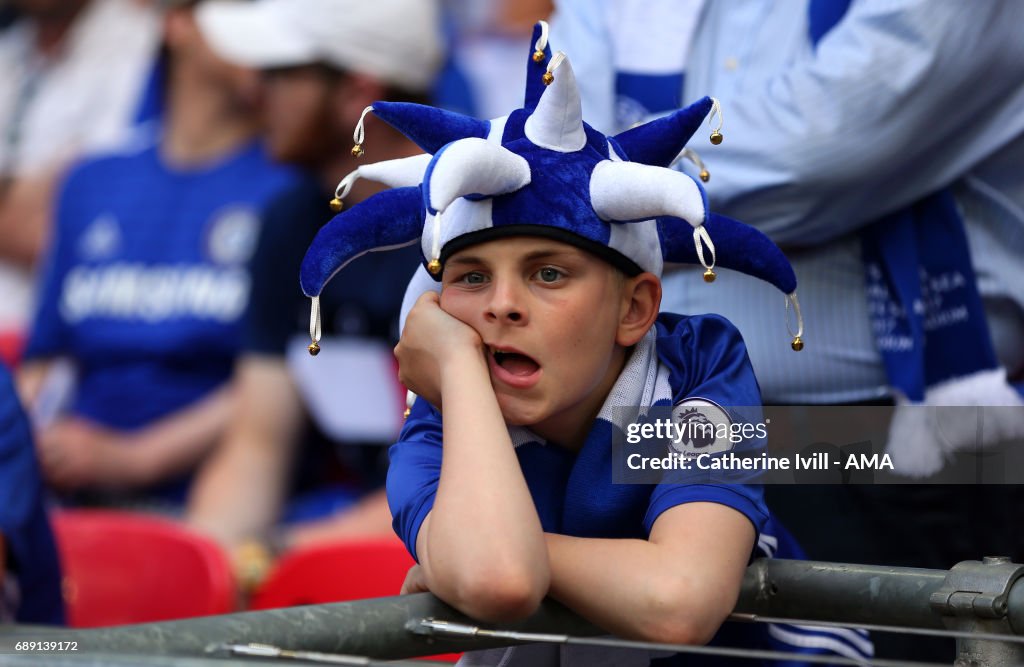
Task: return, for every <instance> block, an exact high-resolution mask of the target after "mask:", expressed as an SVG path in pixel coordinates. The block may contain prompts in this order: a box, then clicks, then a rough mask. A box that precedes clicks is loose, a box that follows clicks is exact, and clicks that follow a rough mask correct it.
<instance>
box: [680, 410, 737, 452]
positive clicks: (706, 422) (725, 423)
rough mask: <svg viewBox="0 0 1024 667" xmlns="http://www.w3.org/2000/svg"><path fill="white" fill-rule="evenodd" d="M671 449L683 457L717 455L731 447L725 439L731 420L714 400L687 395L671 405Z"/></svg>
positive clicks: (727, 438) (728, 440) (731, 444)
mask: <svg viewBox="0 0 1024 667" xmlns="http://www.w3.org/2000/svg"><path fill="white" fill-rule="evenodd" d="M672 425H673V431H674V434H673V438H672V441H671V445H670V447H671V449H672V450H673V451H675V452H676V453H678V454H681V455H683V456H686V457H695V456H699V455H701V454H718V453H721V452H727V451H729V450H730V449H732V447H733V443H732V441H731V440H730V438H729V430H730V428H731V425H732V420H731V419H730V418H729V413H728V412H726V411H725V409H724V408H722V407H721V406H720V405H718V404H717V403H713V402H712V401H708V400H706V399H703V398H687V399H685V400H683V401H680V402H679V403H677V404H676V405H675V407H673V408H672Z"/></svg>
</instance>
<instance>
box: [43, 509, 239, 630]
mask: <svg viewBox="0 0 1024 667" xmlns="http://www.w3.org/2000/svg"><path fill="white" fill-rule="evenodd" d="M53 527H54V531H55V533H56V537H57V547H58V550H59V552H60V558H61V565H62V567H63V570H64V581H63V588H64V600H65V603H66V604H67V610H68V623H69V625H71V626H72V627H76V628H92V627H101V626H108V625H121V624H125V623H146V622H150V621H166V620H171V619H177V618H187V617H190V616H205V615H208V614H226V613H229V612H231V611H234V610H235V606H236V602H235V600H236V598H235V582H234V577H233V575H232V571H231V565H230V562H229V561H228V558H227V556H226V554H225V553H224V552H223V551H222V550H221V548H220V547H219V546H218V545H217V544H216V543H215V542H213V541H211V540H209V539H207V538H206V537H204V536H202V535H198V534H196V533H193V532H191V531H189V530H187V529H186V528H184V527H182V526H181V525H179V524H177V523H174V522H172V521H170V520H168V519H164V518H161V517H156V516H151V515H147V514H137V513H130V512H120V511H106V510H66V511H62V512H56V513H54V515H53Z"/></svg>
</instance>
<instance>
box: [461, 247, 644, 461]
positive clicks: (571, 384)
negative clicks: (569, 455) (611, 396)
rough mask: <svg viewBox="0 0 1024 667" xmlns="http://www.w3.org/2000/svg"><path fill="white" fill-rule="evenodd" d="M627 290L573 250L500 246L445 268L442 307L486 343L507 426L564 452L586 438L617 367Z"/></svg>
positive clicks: (617, 277) (600, 264) (471, 251)
mask: <svg viewBox="0 0 1024 667" xmlns="http://www.w3.org/2000/svg"><path fill="white" fill-rule="evenodd" d="M627 282H628V281H627V279H626V278H625V277H624V276H623V275H622V274H621V273H619V272H618V271H616V270H615V269H613V268H612V267H611V266H610V265H609V264H607V263H605V262H604V261H602V260H600V259H598V258H597V257H595V256H593V255H591V254H589V253H587V252H585V251H583V250H580V249H578V248H576V247H574V246H571V245H568V244H565V243H560V242H558V241H551V240H548V239H542V238H537V237H513V238H505V239H500V240H496V241H491V242H488V243H481V244H479V245H474V246H472V247H470V248H466V249H465V250H462V251H460V252H458V253H456V254H454V255H452V256H451V257H450V258H449V259H448V261H447V262H446V264H445V268H444V275H443V280H442V291H441V308H442V309H443V310H444V311H445V312H447V313H449V314H450V315H452V316H453V317H456V318H457V319H459V320H461V321H462V322H465V323H466V324H468V325H469V326H471V327H472V328H473V329H474V330H476V332H477V333H478V334H479V335H480V337H481V338H482V339H483V342H484V345H485V350H484V351H485V354H486V356H487V362H488V366H489V368H490V374H491V383H492V385H493V386H494V392H495V395H496V396H497V399H498V404H499V406H500V407H501V411H502V414H503V415H504V417H505V421H506V422H507V423H508V424H510V425H518V426H529V427H530V428H531V430H533V431H534V432H535V433H537V434H538V435H540V436H542V437H544V438H546V439H548V440H552V441H555V442H559V443H560V444H564V445H571V444H573V440H578V439H579V438H581V437H583V436H585V435H586V432H587V431H588V430H589V428H590V422H591V421H592V420H593V419H594V417H595V416H596V415H597V413H598V411H599V410H600V408H601V405H602V404H603V402H604V399H605V397H606V396H607V395H608V392H609V391H611V388H612V386H613V385H614V384H615V380H616V379H617V378H618V375H619V373H620V371H621V369H622V366H623V364H624V360H625V349H624V348H623V347H622V346H621V345H619V344H618V341H620V340H621V338H620V333H621V331H620V322H621V320H622V318H623V314H624V309H627V310H628V307H629V299H628V298H627V297H626V292H627Z"/></svg>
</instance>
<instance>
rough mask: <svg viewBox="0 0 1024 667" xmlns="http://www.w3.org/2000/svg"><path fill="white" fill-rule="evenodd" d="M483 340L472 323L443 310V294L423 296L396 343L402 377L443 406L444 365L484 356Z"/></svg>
mask: <svg viewBox="0 0 1024 667" xmlns="http://www.w3.org/2000/svg"><path fill="white" fill-rule="evenodd" d="M483 345H484V344H483V340H481V338H480V335H479V334H478V333H477V332H476V331H474V330H473V328H472V327H470V326H469V325H467V324H465V323H463V322H461V321H459V320H458V319H456V318H454V317H452V316H451V315H449V314H448V313H446V312H444V311H443V310H441V304H440V295H439V294H437V293H436V292H427V293H425V294H424V295H423V296H421V297H420V298H419V299H418V300H417V301H416V305H415V306H413V308H412V310H410V311H409V315H408V317H407V318H406V320H405V330H404V331H403V332H402V339H401V340H400V341H399V342H398V345H396V346H395V358H397V359H398V379H399V380H400V381H401V383H402V384H403V385H405V386H406V387H407V388H409V389H410V390H411V391H413V392H415V393H416V394H417V395H419V396H421V397H423V398H424V399H426V400H427V401H429V402H430V403H431V404H432V405H434V406H435V407H438V408H440V406H441V367H442V366H444V365H445V364H447V363H449V362H450V361H452V360H453V359H454V358H455V357H456V356H457V355H459V354H466V353H469V354H475V355H478V356H481V355H483Z"/></svg>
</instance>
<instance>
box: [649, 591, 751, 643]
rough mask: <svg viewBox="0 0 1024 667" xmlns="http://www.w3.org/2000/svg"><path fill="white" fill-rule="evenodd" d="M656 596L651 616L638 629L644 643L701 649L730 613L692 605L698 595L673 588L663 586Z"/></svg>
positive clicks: (703, 605) (715, 608) (715, 606)
mask: <svg viewBox="0 0 1024 667" xmlns="http://www.w3.org/2000/svg"><path fill="white" fill-rule="evenodd" d="M656 595H657V597H658V599H657V600H654V601H652V604H651V605H650V607H649V608H650V609H651V610H652V611H653V612H654V613H652V616H651V617H649V618H648V619H647V622H646V623H645V624H644V627H642V628H639V633H640V634H641V635H642V639H643V640H645V641H652V642H658V643H661V644H686V645H691V646H703V645H704V644H707V643H708V642H709V641H711V639H712V638H713V637H714V636H715V633H717V632H718V628H719V627H721V625H722V623H723V622H725V619H726V618H728V616H729V612H730V611H731V608H730V609H724V610H723V609H717V607H718V606H719V605H716V604H695V602H694V601H695V600H699V599H700V598H701V596H699V595H698V596H695V595H694V591H693V590H680V588H679V587H676V586H665V587H663V588H662V589H661V590H659V591H658V592H657V593H656Z"/></svg>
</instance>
